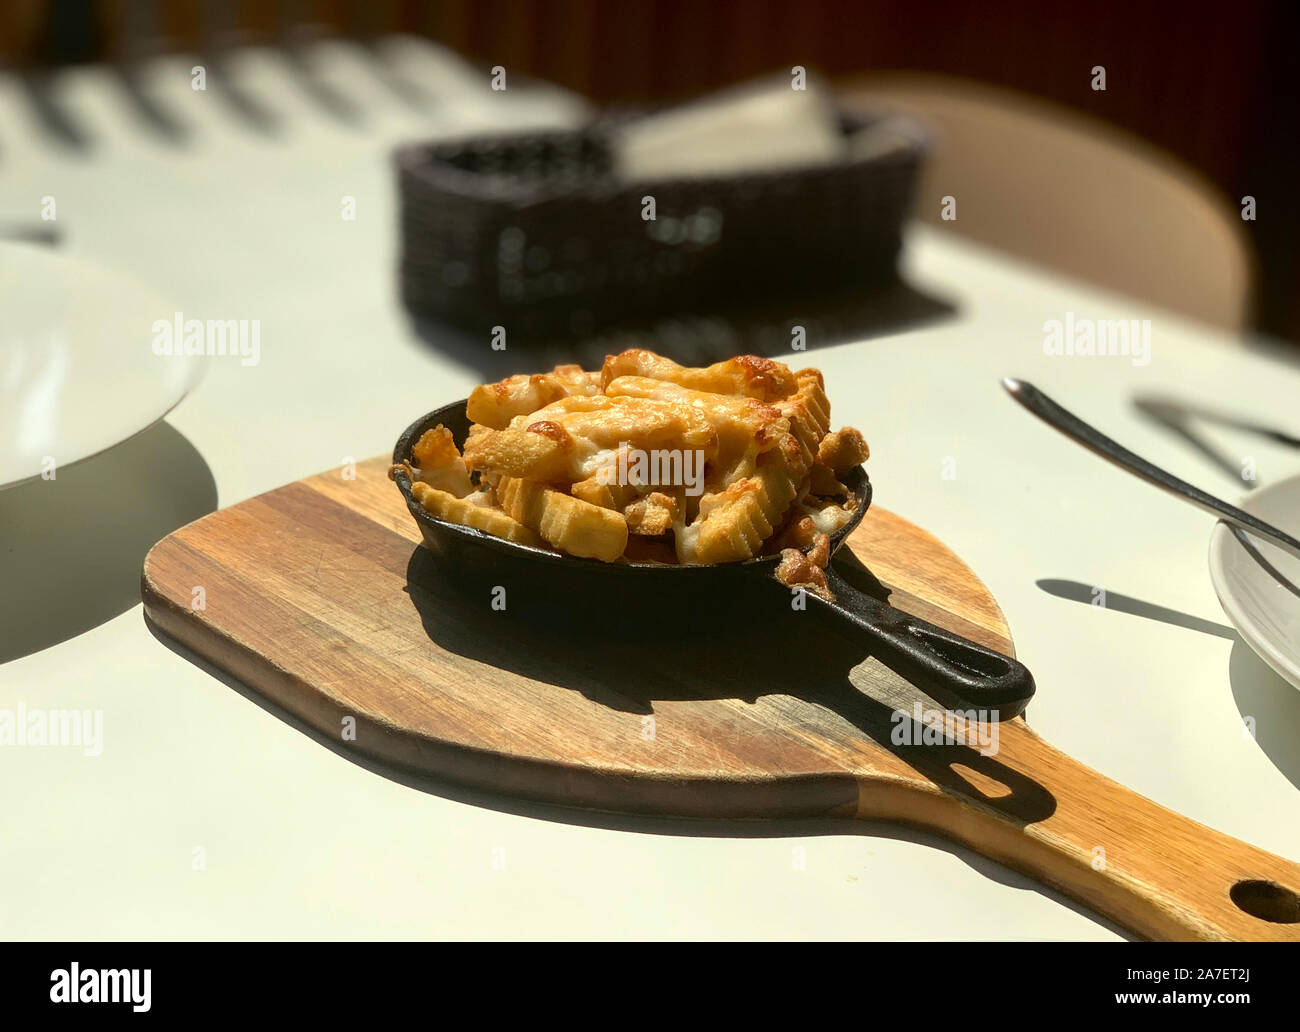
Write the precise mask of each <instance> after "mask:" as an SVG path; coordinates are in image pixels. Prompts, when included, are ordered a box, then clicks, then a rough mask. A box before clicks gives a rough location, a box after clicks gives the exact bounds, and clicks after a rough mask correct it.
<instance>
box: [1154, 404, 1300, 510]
mask: <svg viewBox="0 0 1300 1032" xmlns="http://www.w3.org/2000/svg"><path fill="white" fill-rule="evenodd" d="M1133 406H1134V408H1136V409H1137V410H1138V412H1139V413H1141V414H1142V415H1143V416H1144V417H1145V418H1146V419H1148V420H1149V421H1151V422H1152V423H1154V424H1155V425H1156V426H1159V427H1161V428H1163V429H1164V430H1166V431H1168V432H1169V433H1171V434H1173V435H1174V436H1175V437H1177V438H1179V439H1180V440H1181V441H1183V443H1184V444H1187V445H1190V446H1191V447H1192V448H1193V449H1195V450H1196V451H1197V452H1199V453H1200V454H1201V455H1202V456H1204V457H1205V458H1206V459H1207V460H1209V461H1210V462H1212V463H1213V464H1214V465H1215V466H1216V467H1217V468H1218V469H1219V470H1220V472H1222V473H1223V474H1224V475H1225V476H1227V477H1229V478H1231V480H1232V481H1233V483H1234V484H1235V485H1236V486H1237V488H1238V490H1242V491H1251V490H1254V489H1256V488H1258V487H1260V486H1262V484H1261V481H1260V480H1259V479H1258V478H1256V479H1254V480H1243V479H1242V476H1241V474H1242V465H1241V456H1240V455H1238V454H1234V453H1231V452H1228V451H1225V450H1224V449H1222V448H1220V447H1218V446H1217V445H1215V444H1214V442H1213V441H1211V440H1210V438H1209V437H1207V436H1206V435H1205V434H1204V433H1203V432H1202V431H1201V430H1200V429H1198V426H1197V424H1198V423H1211V424H1214V425H1215V426H1221V427H1227V428H1228V429H1231V430H1238V431H1243V432H1245V433H1249V434H1254V435H1256V436H1258V437H1263V438H1264V439H1265V440H1268V441H1272V442H1273V443H1274V444H1283V445H1286V446H1288V447H1291V448H1300V437H1297V436H1296V435H1295V434H1293V433H1291V432H1290V431H1288V430H1284V429H1281V428H1279V427H1276V426H1270V425H1268V424H1265V423H1260V422H1258V421H1257V420H1255V419H1253V418H1250V417H1248V416H1243V415H1239V414H1237V413H1235V412H1227V411H1224V410H1223V409H1220V408H1215V407H1213V406H1209V405H1204V404H1201V403H1200V402H1196V401H1184V400H1183V399H1181V398H1176V397H1173V396H1172V395H1168V394H1153V393H1142V394H1137V395H1135V396H1134V398H1133Z"/></svg>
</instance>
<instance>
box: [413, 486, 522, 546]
mask: <svg viewBox="0 0 1300 1032" xmlns="http://www.w3.org/2000/svg"><path fill="white" fill-rule="evenodd" d="M411 494H412V495H413V496H414V497H415V500H416V501H417V502H419V503H420V504H421V505H422V506H424V508H425V509H427V510H428V511H429V512H430V513H432V514H433V515H434V516H437V517H438V519H440V520H446V521H447V522H448V523H459V524H460V525H461V526H462V527H473V528H474V529H475V530H481V531H483V533H485V534H491V535H492V536H493V537H499V538H505V540H507V541H514V542H517V543H518V544H521V545H532V546H533V547H534V548H545V547H546V545H545V542H543V540H542V539H541V538H540V537H539V536H538V535H537V534H536V533H535V532H534V531H532V530H530V529H529V528H528V527H525V526H524V525H523V524H522V523H520V522H519V521H518V520H514V519H511V518H510V517H509V516H508V515H506V514H505V513H504V512H501V511H500V510H499V509H490V508H488V507H487V506H483V505H474V504H472V503H470V502H467V501H465V500H464V499H463V498H456V497H455V496H454V495H450V494H448V493H447V492H446V491H439V490H438V489H437V488H436V487H430V486H429V485H428V484H424V483H421V482H420V481H416V482H415V483H413V484H412V485H411Z"/></svg>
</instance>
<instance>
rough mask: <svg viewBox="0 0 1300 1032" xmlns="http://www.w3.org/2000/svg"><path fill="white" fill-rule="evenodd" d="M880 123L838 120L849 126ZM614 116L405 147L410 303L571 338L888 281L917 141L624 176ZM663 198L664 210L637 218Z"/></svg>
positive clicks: (406, 291)
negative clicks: (615, 160)
mask: <svg viewBox="0 0 1300 1032" xmlns="http://www.w3.org/2000/svg"><path fill="white" fill-rule="evenodd" d="M870 121H871V119H870V117H868V116H864V115H858V114H847V113H846V114H842V115H841V124H842V128H843V131H844V132H846V133H848V132H851V131H853V130H856V129H859V128H861V127H863V126H865V125H867V124H868V123H869V122H870ZM610 124H611V123H609V122H605V123H593V124H592V125H591V126H589V127H587V128H585V129H581V130H572V131H563V132H541V133H532V134H527V135H509V136H493V137H475V138H471V139H461V140H455V141H449V142H446V143H436V144H430V145H419V146H410V147H404V148H402V149H400V150H399V151H398V152H397V154H396V163H397V168H398V175H399V192H400V197H401V268H400V277H401V292H402V299H403V302H404V303H405V304H406V306H407V307H408V308H409V309H410V310H412V311H414V312H417V313H420V314H425V315H431V316H435V317H437V318H440V319H444V320H446V321H449V322H452V323H455V324H457V325H459V326H462V327H464V328H466V329H469V330H472V331H482V332H488V331H490V329H491V327H493V326H496V325H500V326H504V327H505V328H506V331H507V334H508V335H510V334H515V333H516V332H518V333H521V334H523V335H524V336H543V337H561V336H565V335H570V334H586V333H590V332H593V331H596V330H600V329H602V328H605V327H607V326H610V325H613V324H621V323H626V322H628V321H629V320H637V319H644V318H647V317H657V316H662V315H666V314H670V313H674V312H680V311H690V310H700V309H710V308H714V307H717V306H721V305H734V304H735V303H737V302H744V301H746V300H747V299H750V298H763V299H771V298H772V297H773V296H777V295H781V294H784V293H787V292H798V291H806V290H808V289H809V288H816V289H821V288H823V287H824V288H828V289H833V288H842V287H844V286H846V285H849V284H861V285H864V286H870V285H872V284H874V283H877V282H880V281H883V280H886V279H888V278H890V277H892V276H893V274H894V265H895V261H896V258H897V255H898V250H899V247H900V230H901V226H902V222H903V219H904V217H905V215H906V214H907V210H908V207H909V205H910V202H911V195H912V190H913V186H914V183H915V180H916V172H917V168H918V165H919V162H920V158H921V155H922V151H923V147H922V145H921V144H919V143H918V144H916V145H914V146H909V147H907V148H906V149H903V150H896V151H892V152H890V153H888V154H885V155H882V156H878V157H873V158H869V159H865V160H845V161H843V162H838V163H836V164H833V165H823V166H807V167H802V168H790V169H782V170H780V171H773V172H762V173H756V174H750V175H743V176H727V177H715V178H708V179H680V180H665V181H656V182H646V183H631V184H629V183H624V182H620V181H618V180H616V179H615V178H614V177H613V176H612V175H611V173H610V145H609V138H610V137H609V127H610ZM647 195H649V196H653V197H654V199H655V207H656V218H655V220H654V221H644V220H643V219H642V217H641V212H642V198H643V197H645V196H647Z"/></svg>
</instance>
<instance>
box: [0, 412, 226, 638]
mask: <svg viewBox="0 0 1300 1032" xmlns="http://www.w3.org/2000/svg"><path fill="white" fill-rule="evenodd" d="M216 507H217V487H216V483H215V481H214V480H213V479H212V472H211V471H210V470H209V469H208V467H207V464H206V463H205V462H204V461H203V456H201V455H200V454H199V453H198V452H197V451H196V450H195V449H194V446H193V445H191V444H190V442H189V441H187V440H186V439H185V438H184V437H183V436H182V435H181V434H180V433H178V432H177V431H176V430H174V429H173V428H172V427H171V426H169V425H168V424H167V423H165V422H158V423H155V424H154V425H153V426H152V427H150V428H149V429H148V430H145V431H143V432H142V433H140V434H137V435H136V436H135V437H133V438H131V439H130V440H129V441H124V442H123V443H121V444H119V445H116V446H114V447H112V448H110V449H108V451H106V452H103V453H101V454H99V455H96V456H94V457H92V458H89V459H85V460H84V461H82V462H76V463H73V464H71V465H68V466H64V467H60V468H59V469H58V470H57V471H56V476H55V478H54V479H53V480H41V479H40V478H37V479H34V480H29V481H27V482H25V483H22V484H19V485H17V486H16V487H11V488H9V489H8V490H5V491H0V663H3V662H7V661H8V660H11V659H16V658H17V657H19V656H26V655H28V654H30V653H32V652H37V651H39V650H41V649H44V648H48V647H49V646H51V645H55V644H57V643H58V642H61V641H64V640H66V639H68V638H71V637H73V636H75V635H78V634H81V633H82V632H84V631H88V630H90V629H91V628H92V627H96V626H98V625H99V624H101V623H104V622H105V621H106V620H111V619H112V618H113V617H115V616H117V615H118V614H119V613H123V612H125V611H126V610H128V609H130V608H131V607H132V606H135V605H138V604H139V602H140V569H141V566H142V565H143V563H144V557H145V553H146V552H148V551H149V549H150V548H151V547H152V546H153V545H154V543H155V542H157V541H158V540H159V539H161V538H163V537H166V536H167V535H168V534H170V533H171V532H172V531H173V530H176V529H177V528H178V527H182V526H184V525H185V524H187V523H189V522H191V521H192V520H196V519H198V518H199V517H200V516H203V515H206V514H207V513H209V512H212V511H214V510H215V509H216Z"/></svg>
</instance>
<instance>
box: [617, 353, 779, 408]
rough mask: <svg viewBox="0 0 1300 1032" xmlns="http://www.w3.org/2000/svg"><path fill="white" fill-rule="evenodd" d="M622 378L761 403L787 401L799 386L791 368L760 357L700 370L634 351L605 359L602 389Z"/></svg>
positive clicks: (746, 356) (746, 357)
mask: <svg viewBox="0 0 1300 1032" xmlns="http://www.w3.org/2000/svg"><path fill="white" fill-rule="evenodd" d="M620 376H645V377H649V378H650V379H652V380H664V381H666V382H668V383H675V384H678V385H679V386H682V387H688V388H690V389H691V390H695V391H707V392H709V393H710V394H733V395H738V396H740V397H745V398H758V399H759V400H761V401H776V400H777V399H778V398H784V397H786V396H787V395H789V394H793V393H794V391H795V390H796V387H797V384H796V381H795V375H794V374H793V373H791V372H790V367H789V366H787V365H785V364H784V363H781V362H774V361H772V359H770V358H760V357H759V356H758V355H738V356H736V357H735V358H728V359H725V360H724V361H721V362H715V363H714V364H713V365H711V366H705V367H704V368H703V369H698V368H690V367H687V366H681V365H678V364H677V363H676V362H674V361H673V360H672V359H670V358H664V357H663V356H662V355H656V354H655V353H654V352H653V351H645V350H643V349H641V348H632V349H630V350H628V351H624V352H623V353H622V354H619V355H609V356H607V357H606V359H605V366H604V368H603V369H602V370H601V374H600V382H601V386H602V387H603V388H605V389H608V387H609V385H610V383H611V382H612V381H613V380H615V379H617V378H618V377H620Z"/></svg>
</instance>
